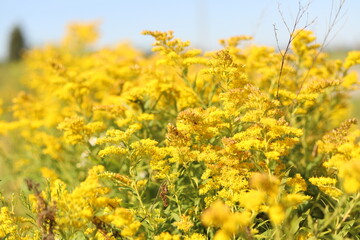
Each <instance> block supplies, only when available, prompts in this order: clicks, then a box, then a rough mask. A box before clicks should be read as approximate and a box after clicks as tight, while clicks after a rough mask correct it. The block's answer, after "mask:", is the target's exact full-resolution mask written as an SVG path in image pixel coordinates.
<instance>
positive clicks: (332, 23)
mask: <svg viewBox="0 0 360 240" xmlns="http://www.w3.org/2000/svg"><path fill="white" fill-rule="evenodd" d="M344 4H345V0H340V4H339V7H338V9H337V11H336V13H335V16H334V18H333V19H331V18H332V15H333V1H332V5H331V11H330V19H329V27H328V29H327V31H326V33H325V37H324V39H323V41H322V44H321V46H320V48H319V50H318V51H317V53H316V54H315V56H314V58H313V61H312V64H311V66H310V68H309V69H308V71H307V72H306V74H305V77H304V78H303V80H302V81H301V84H300V88H299V90H298V92H297V94H296V99H297V97H298V96H299V94H300V92H301V90H302V88H303V87H304V83H305V82H306V80H307V78H308V77H309V74H310V70H311V69H312V68H313V67H314V66H315V63H316V60H317V58H318V57H319V55H320V53H322V52H323V50H324V48H325V47H326V46H327V45H328V44H329V43H330V42H331V40H333V38H334V37H335V36H336V35H334V36H333V37H332V38H331V39H330V40H329V37H330V34H331V32H332V30H333V29H334V27H335V25H336V24H337V23H338V21H339V19H340V18H342V17H343V16H344V15H343V16H340V13H341V10H342V8H343V7H344Z"/></svg>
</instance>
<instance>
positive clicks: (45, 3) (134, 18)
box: [0, 0, 360, 58]
mask: <svg viewBox="0 0 360 240" xmlns="http://www.w3.org/2000/svg"><path fill="white" fill-rule="evenodd" d="M308 2H309V1H304V0H302V1H301V3H302V4H303V5H306V4H307V3H308ZM332 2H333V3H334V4H333V5H334V8H335V9H336V7H337V6H338V3H339V0H312V1H311V4H310V7H309V10H308V14H307V15H306V18H308V19H309V20H312V19H314V18H316V21H315V22H314V24H312V25H311V26H310V27H309V28H310V29H311V30H313V31H315V33H316V35H317V36H318V39H319V42H321V41H322V38H323V37H324V34H325V32H326V30H327V29H328V25H329V17H330V13H331V6H332ZM0 3H1V5H0V6H1V8H0V58H4V57H5V56H6V54H7V53H6V52H7V45H8V37H9V33H10V31H11V29H12V27H13V26H14V25H15V24H20V25H21V26H22V28H23V30H24V33H25V35H26V38H27V40H28V42H29V44H30V45H31V46H39V45H41V44H43V43H47V42H57V41H59V39H60V38H61V37H62V36H63V34H64V30H65V27H66V25H67V24H68V23H70V22H73V21H76V22H79V21H80V22H86V21H93V20H98V21H100V22H101V25H100V26H101V27H100V32H101V40H100V42H99V45H100V46H105V45H113V44H116V43H118V42H120V41H124V40H128V41H131V42H132V43H133V44H134V45H135V46H137V47H141V48H144V49H147V48H150V45H151V43H152V39H151V38H150V37H148V36H142V35H141V34H140V32H141V31H142V30H145V29H146V30H164V31H165V30H174V31H175V36H176V37H179V38H181V39H183V40H190V41H191V42H192V45H193V46H194V47H200V48H203V49H206V50H210V49H211V50H213V49H216V48H218V46H219V45H218V39H221V38H227V37H230V36H235V35H243V34H245V35H253V36H254V38H255V40H254V43H256V44H263V45H271V46H276V40H275V36H274V30H273V24H275V25H276V28H277V29H278V38H279V42H280V44H281V45H283V44H284V43H285V42H286V41H287V38H288V35H287V30H286V28H285V26H284V24H283V22H282V20H281V15H280V13H279V10H278V5H280V8H281V10H282V12H283V16H284V18H285V20H286V22H288V23H289V24H290V25H292V23H293V21H294V18H295V16H296V13H297V10H298V3H299V1H298V0H247V1H243V0H173V1H171V0H142V1H140V0H102V1H100V0H62V1H60V0H58V1H55V0H32V1H30V0H0ZM359 12H360V0H346V1H345V5H344V8H343V12H342V15H341V16H342V18H341V19H340V20H339V21H338V24H337V25H336V26H335V28H334V31H333V35H334V36H335V37H334V39H333V40H332V42H331V43H330V45H329V46H330V47H339V46H343V47H347V48H349V47H351V48H359V47H360V27H359V23H360V14H359ZM303 24H304V22H302V25H303ZM302 25H300V26H302Z"/></svg>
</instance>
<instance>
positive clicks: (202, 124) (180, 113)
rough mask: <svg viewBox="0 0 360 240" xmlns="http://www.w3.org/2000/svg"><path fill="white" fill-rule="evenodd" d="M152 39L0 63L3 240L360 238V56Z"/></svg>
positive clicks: (67, 44) (70, 45) (296, 47)
mask: <svg viewBox="0 0 360 240" xmlns="http://www.w3.org/2000/svg"><path fill="white" fill-rule="evenodd" d="M143 34H144V35H145V36H144V37H151V38H153V39H154V44H153V46H152V51H153V53H152V54H146V53H144V52H142V51H141V50H139V49H136V48H134V47H133V46H131V45H129V44H127V43H119V44H118V45H117V46H115V47H112V48H101V49H94V48H93V47H92V46H93V44H94V43H95V42H96V41H97V39H98V38H99V34H98V29H97V26H96V25H94V24H83V25H80V24H73V25H70V26H69V28H68V30H67V34H66V35H65V36H64V38H63V39H61V40H59V43H58V44H56V45H55V44H54V45H46V46H43V47H40V48H35V49H31V50H29V51H28V52H26V53H25V55H24V57H23V60H22V61H21V62H17V63H4V64H1V65H0V84H1V86H2V88H1V89H0V97H1V99H2V100H1V105H0V106H1V107H0V114H1V115H0V117H1V118H0V143H1V145H0V165H1V168H0V180H1V181H0V192H1V193H2V195H0V239H4V240H5V239H8V240H17V239H23V240H25V239H44V240H53V239H106V240H108V239H155V240H180V239H184V240H205V239H216V240H228V239H229V240H230V239H299V240H300V239H359V238H360V237H359V236H360V220H359V219H360V218H359V215H360V193H359V191H360V161H359V159H360V151H359V150H360V148H359V137H360V130H359V127H358V123H357V120H356V119H358V117H359V116H360V110H359V107H358V106H359V105H358V103H359V101H360V97H359V96H358V95H357V93H356V91H357V89H358V84H359V81H358V78H357V75H358V71H357V65H358V64H360V51H350V52H348V53H342V54H341V55H342V56H341V57H340V58H339V59H337V58H338V55H334V54H331V53H326V52H324V51H322V50H323V49H322V47H321V45H320V44H317V43H316V37H315V36H314V34H313V33H312V32H311V31H308V30H306V29H299V30H297V31H294V32H293V33H292V34H293V35H292V41H291V44H290V45H289V48H288V49H286V50H285V51H280V52H279V51H277V50H276V49H274V48H273V47H267V46H257V45H253V44H247V43H248V42H249V41H251V39H252V37H251V36H234V37H231V38H229V39H221V40H220V41H219V43H220V46H221V48H220V50H218V51H213V52H203V51H202V50H200V49H195V48H192V47H191V44H190V42H188V41H183V40H181V39H178V38H176V37H175V34H174V32H172V31H168V32H160V31H144V32H143Z"/></svg>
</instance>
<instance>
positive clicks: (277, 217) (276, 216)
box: [268, 205, 285, 225]
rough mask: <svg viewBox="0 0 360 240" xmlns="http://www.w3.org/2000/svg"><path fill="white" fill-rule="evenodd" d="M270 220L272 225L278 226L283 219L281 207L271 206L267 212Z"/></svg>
mask: <svg viewBox="0 0 360 240" xmlns="http://www.w3.org/2000/svg"><path fill="white" fill-rule="evenodd" d="M268 213H269V217H270V220H271V222H272V223H273V224H275V225H279V224H281V223H282V221H283V220H284V219H285V210H284V208H283V207H282V206H281V205H273V206H271V207H270V208H269V210H268Z"/></svg>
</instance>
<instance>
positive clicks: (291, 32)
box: [274, 2, 316, 98]
mask: <svg viewBox="0 0 360 240" xmlns="http://www.w3.org/2000/svg"><path fill="white" fill-rule="evenodd" d="M309 6H310V2H309V3H308V4H307V5H305V6H302V5H301V3H300V2H299V9H298V12H297V14H296V17H295V21H294V25H293V27H292V29H290V27H289V25H288V24H287V22H286V20H285V17H284V14H283V12H282V11H281V8H280V5H278V10H279V13H280V16H281V19H282V21H283V23H284V25H285V27H286V29H287V30H288V32H289V39H288V42H287V44H286V48H285V51H284V52H282V51H281V50H280V46H279V39H278V36H277V29H276V27H275V25H274V33H275V38H276V44H277V47H278V49H279V52H280V55H281V65H280V70H279V77H278V79H277V89H276V96H275V97H276V98H279V89H280V83H281V78H282V75H283V71H284V64H285V59H286V55H287V54H288V52H289V50H290V45H291V43H292V42H293V40H294V39H295V38H296V37H297V35H298V34H299V33H301V31H303V30H304V29H306V28H308V27H309V26H310V25H311V24H313V23H314V22H315V20H316V18H315V19H313V20H312V21H311V22H308V21H306V23H305V25H304V26H303V27H302V28H301V29H300V30H299V31H297V32H296V33H295V31H296V29H297V27H298V25H299V23H300V21H301V19H302V18H303V16H304V14H305V13H307V11H308V9H309Z"/></svg>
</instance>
